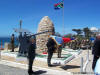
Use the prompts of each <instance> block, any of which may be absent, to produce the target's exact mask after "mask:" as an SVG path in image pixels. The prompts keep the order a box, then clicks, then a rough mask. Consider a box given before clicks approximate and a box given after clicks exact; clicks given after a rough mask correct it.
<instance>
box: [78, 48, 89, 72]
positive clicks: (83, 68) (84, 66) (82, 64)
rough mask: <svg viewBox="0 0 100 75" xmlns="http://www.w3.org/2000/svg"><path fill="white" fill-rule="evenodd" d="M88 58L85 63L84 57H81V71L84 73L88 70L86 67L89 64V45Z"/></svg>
mask: <svg viewBox="0 0 100 75" xmlns="http://www.w3.org/2000/svg"><path fill="white" fill-rule="evenodd" d="M87 50H88V51H87V59H86V62H85V63H83V62H84V59H83V57H81V64H80V72H81V73H84V72H86V68H87V65H88V63H89V49H88V47H87Z"/></svg>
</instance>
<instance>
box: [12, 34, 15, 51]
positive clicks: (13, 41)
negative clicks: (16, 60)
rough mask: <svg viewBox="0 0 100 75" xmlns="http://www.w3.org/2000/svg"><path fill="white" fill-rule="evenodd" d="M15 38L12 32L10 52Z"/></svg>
mask: <svg viewBox="0 0 100 75" xmlns="http://www.w3.org/2000/svg"><path fill="white" fill-rule="evenodd" d="M14 40H15V38H14V34H12V36H11V49H12V51H11V52H14V42H15V41H14Z"/></svg>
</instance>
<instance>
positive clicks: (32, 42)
mask: <svg viewBox="0 0 100 75" xmlns="http://www.w3.org/2000/svg"><path fill="white" fill-rule="evenodd" d="M35 49H36V43H35V38H33V37H32V38H31V39H30V45H29V50H28V61H29V64H28V73H29V75H31V74H34V73H35V72H33V70H32V65H33V61H34V59H35V55H36V54H35Z"/></svg>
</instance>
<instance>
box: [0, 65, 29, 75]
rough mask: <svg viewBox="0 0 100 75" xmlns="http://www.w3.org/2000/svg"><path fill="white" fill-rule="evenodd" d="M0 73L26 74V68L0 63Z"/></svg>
mask: <svg viewBox="0 0 100 75" xmlns="http://www.w3.org/2000/svg"><path fill="white" fill-rule="evenodd" d="M0 75H28V74H27V70H25V69H20V68H15V67H11V66H7V65H2V64H0Z"/></svg>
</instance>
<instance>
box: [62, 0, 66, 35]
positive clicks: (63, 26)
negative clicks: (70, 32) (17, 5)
mask: <svg viewBox="0 0 100 75" xmlns="http://www.w3.org/2000/svg"><path fill="white" fill-rule="evenodd" d="M62 24H63V30H62V32H63V34H65V30H64V28H65V26H64V0H63V13H62Z"/></svg>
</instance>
